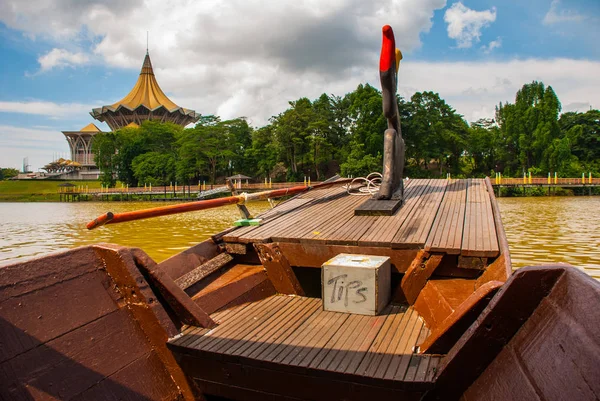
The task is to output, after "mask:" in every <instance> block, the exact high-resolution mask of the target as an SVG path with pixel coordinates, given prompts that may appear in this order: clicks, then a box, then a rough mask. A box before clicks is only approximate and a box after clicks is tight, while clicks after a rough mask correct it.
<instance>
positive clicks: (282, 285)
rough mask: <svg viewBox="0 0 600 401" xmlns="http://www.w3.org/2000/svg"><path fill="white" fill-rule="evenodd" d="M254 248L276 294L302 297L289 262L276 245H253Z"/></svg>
mask: <svg viewBox="0 0 600 401" xmlns="http://www.w3.org/2000/svg"><path fill="white" fill-rule="evenodd" d="M254 248H255V249H256V252H257V253H258V257H259V258H260V261H261V263H262V265H263V266H264V267H265V270H266V272H267V276H268V277H269V280H271V283H273V287H275V290H276V291H277V292H278V293H280V294H288V295H300V296H303V295H304V289H303V288H302V286H301V285H300V282H299V281H298V278H297V277H296V274H294V271H293V270H292V267H291V266H290V262H288V260H287V258H286V257H285V256H284V255H283V253H282V252H281V249H279V246H278V245H277V244H276V243H270V244H254Z"/></svg>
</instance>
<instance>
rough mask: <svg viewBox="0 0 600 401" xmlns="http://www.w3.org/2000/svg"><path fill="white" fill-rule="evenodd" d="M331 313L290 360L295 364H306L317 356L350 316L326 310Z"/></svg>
mask: <svg viewBox="0 0 600 401" xmlns="http://www.w3.org/2000/svg"><path fill="white" fill-rule="evenodd" d="M326 313H327V314H328V315H332V316H331V318H330V320H329V322H328V323H327V325H326V327H325V328H324V330H320V331H319V332H317V333H316V335H315V336H314V337H313V338H312V339H311V340H310V341H308V342H307V343H305V344H304V345H303V346H302V351H301V352H300V353H299V354H298V355H297V356H296V358H295V359H294V360H292V362H291V363H292V364H293V365H295V366H308V365H310V363H311V362H312V361H313V359H314V358H315V357H316V356H317V354H318V353H319V351H320V350H321V349H322V348H323V347H324V346H325V344H327V342H329V341H330V340H331V338H332V337H334V336H335V334H336V333H337V332H338V331H339V330H340V328H341V327H343V326H344V324H345V323H346V321H347V320H348V318H349V317H350V316H351V315H350V314H347V313H335V312H326Z"/></svg>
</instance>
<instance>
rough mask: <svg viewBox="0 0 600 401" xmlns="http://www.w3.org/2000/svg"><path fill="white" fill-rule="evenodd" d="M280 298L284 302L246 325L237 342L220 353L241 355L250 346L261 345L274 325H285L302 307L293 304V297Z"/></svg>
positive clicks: (296, 303) (222, 349)
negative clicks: (294, 312)
mask: <svg viewBox="0 0 600 401" xmlns="http://www.w3.org/2000/svg"><path fill="white" fill-rule="evenodd" d="M280 298H283V302H281V303H279V304H277V305H272V309H271V310H270V311H269V312H268V313H266V314H265V315H264V316H262V317H260V318H257V319H254V320H253V321H251V322H250V323H246V325H245V326H246V327H245V330H244V331H241V332H240V333H239V335H237V336H236V339H235V342H234V343H233V344H231V345H229V346H223V347H222V348H221V351H220V352H221V353H224V354H228V355H240V354H241V353H243V352H244V351H245V350H246V349H248V348H249V347H250V346H252V345H254V344H260V343H261V339H262V338H264V336H265V334H267V333H268V332H269V330H270V328H272V327H273V326H272V325H274V326H277V325H278V324H280V323H285V321H286V319H287V318H289V317H290V312H293V311H296V310H297V309H298V307H300V306H301V304H300V303H298V302H293V301H294V299H293V298H292V297H280Z"/></svg>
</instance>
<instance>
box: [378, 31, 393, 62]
mask: <svg viewBox="0 0 600 401" xmlns="http://www.w3.org/2000/svg"><path fill="white" fill-rule="evenodd" d="M381 31H382V32H383V43H382V44H381V58H380V59H379V71H387V70H389V69H390V68H392V67H394V68H396V40H395V39H394V31H393V30H392V27H391V26H389V25H384V27H383V28H382V29H381Z"/></svg>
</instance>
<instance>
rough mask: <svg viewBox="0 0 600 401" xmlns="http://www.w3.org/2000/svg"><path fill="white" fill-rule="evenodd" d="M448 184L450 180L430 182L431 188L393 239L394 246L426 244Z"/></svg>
mask: <svg viewBox="0 0 600 401" xmlns="http://www.w3.org/2000/svg"><path fill="white" fill-rule="evenodd" d="M447 185H448V180H433V181H432V182H431V183H430V190H429V191H428V192H427V193H426V194H424V195H423V196H422V197H421V200H420V202H419V204H418V205H417V206H416V208H415V210H413V213H411V215H410V216H409V217H408V218H407V221H406V222H405V223H404V224H403V225H402V226H401V227H400V229H399V230H398V232H397V233H396V235H395V236H394V238H393V239H392V243H393V244H394V246H400V247H405V246H407V245H408V246H413V247H414V246H415V245H418V246H420V247H422V246H424V245H425V241H426V240H427V236H428V235H429V232H430V231H431V227H432V225H433V221H434V219H435V217H436V215H437V213H438V209H439V207H440V204H441V202H442V198H443V197H444V193H445V191H446V186H447Z"/></svg>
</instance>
